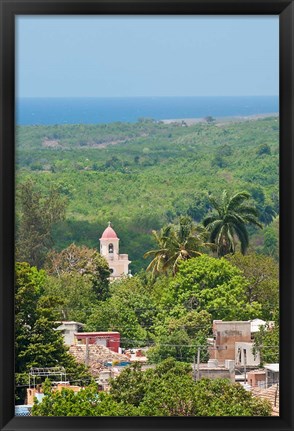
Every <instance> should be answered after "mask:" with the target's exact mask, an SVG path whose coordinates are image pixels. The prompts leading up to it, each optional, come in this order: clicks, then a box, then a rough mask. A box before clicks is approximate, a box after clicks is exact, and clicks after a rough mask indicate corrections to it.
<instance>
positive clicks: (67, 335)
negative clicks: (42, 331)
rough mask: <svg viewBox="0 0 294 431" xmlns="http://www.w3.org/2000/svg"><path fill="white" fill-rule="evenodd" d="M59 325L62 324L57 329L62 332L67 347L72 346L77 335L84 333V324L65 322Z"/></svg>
mask: <svg viewBox="0 0 294 431" xmlns="http://www.w3.org/2000/svg"><path fill="white" fill-rule="evenodd" d="M58 323H60V325H59V326H58V328H56V329H57V330H58V331H61V332H62V335H63V338H64V343H65V344H66V345H67V346H72V345H73V344H74V340H75V333H77V332H80V331H82V329H83V327H84V324H83V323H80V322H73V321H63V322H58Z"/></svg>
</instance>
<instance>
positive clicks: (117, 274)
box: [100, 222, 131, 280]
mask: <svg viewBox="0 0 294 431" xmlns="http://www.w3.org/2000/svg"><path fill="white" fill-rule="evenodd" d="M110 224H111V223H110V222H108V226H107V228H106V229H105V231H104V232H103V234H102V236H101V238H100V254H101V255H102V256H103V257H104V258H105V259H106V260H107V262H108V265H109V268H110V272H111V276H110V279H111V280H116V279H119V278H121V277H123V276H126V275H128V274H129V264H130V263H131V261H130V260H129V257H128V255H127V254H119V238H118V236H117V234H116V232H115V231H114V230H113V229H112V227H111V226H110Z"/></svg>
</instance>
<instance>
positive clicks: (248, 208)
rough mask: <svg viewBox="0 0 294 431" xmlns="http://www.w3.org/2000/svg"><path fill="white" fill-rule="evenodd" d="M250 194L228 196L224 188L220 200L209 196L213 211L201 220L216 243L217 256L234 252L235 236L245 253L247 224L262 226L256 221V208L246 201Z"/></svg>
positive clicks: (247, 241) (241, 193)
mask: <svg viewBox="0 0 294 431" xmlns="http://www.w3.org/2000/svg"><path fill="white" fill-rule="evenodd" d="M249 198H250V194H249V193H247V192H238V193H235V194H234V195H233V196H229V195H228V193H227V191H226V190H224V191H223V193H222V196H221V200H220V202H218V201H216V200H215V199H214V198H213V197H210V198H209V199H210V202H211V204H212V206H213V207H214V209H215V211H214V213H212V214H211V215H209V216H207V217H206V218H205V219H204V220H203V225H204V226H205V227H206V228H207V229H208V231H209V232H210V241H211V242H212V243H214V244H216V247H217V254H218V256H225V255H226V254H228V253H235V249H236V238H238V240H239V241H240V245H241V253H242V254H245V253H246V250H247V248H248V245H249V237H248V232H247V229H246V225H247V224H252V225H255V226H258V227H260V228H262V225H261V223H259V221H258V211H257V209H256V208H255V207H254V206H253V205H251V204H250V203H248V202H247V201H248V199H249Z"/></svg>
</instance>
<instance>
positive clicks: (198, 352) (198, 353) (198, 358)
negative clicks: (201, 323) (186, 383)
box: [197, 346, 201, 380]
mask: <svg viewBox="0 0 294 431" xmlns="http://www.w3.org/2000/svg"><path fill="white" fill-rule="evenodd" d="M200 350H201V347H200V346H199V347H198V351H197V380H200Z"/></svg>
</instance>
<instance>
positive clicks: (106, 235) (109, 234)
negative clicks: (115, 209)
mask: <svg viewBox="0 0 294 431" xmlns="http://www.w3.org/2000/svg"><path fill="white" fill-rule="evenodd" d="M100 239H118V237H117V235H116V233H115V231H114V230H113V229H112V227H111V226H110V222H109V223H108V226H107V228H106V229H105V231H104V232H103V234H102V236H101V238H100Z"/></svg>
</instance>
